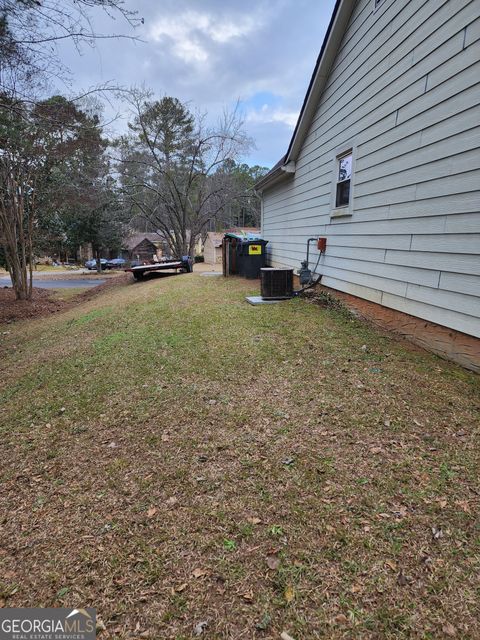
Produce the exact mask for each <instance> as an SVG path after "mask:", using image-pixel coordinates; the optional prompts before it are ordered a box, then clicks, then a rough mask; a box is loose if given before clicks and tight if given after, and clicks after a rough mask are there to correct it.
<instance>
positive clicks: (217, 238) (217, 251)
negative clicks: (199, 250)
mask: <svg viewBox="0 0 480 640" xmlns="http://www.w3.org/2000/svg"><path fill="white" fill-rule="evenodd" d="M224 235H225V233H224V232H222V233H217V232H216V231H209V232H208V233H207V238H206V240H205V244H204V245H203V255H204V258H205V262H206V263H207V264H221V263H222V242H223V236H224Z"/></svg>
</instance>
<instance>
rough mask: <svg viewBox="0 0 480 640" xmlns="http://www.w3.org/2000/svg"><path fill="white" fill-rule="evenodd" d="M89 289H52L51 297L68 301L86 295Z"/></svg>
mask: <svg viewBox="0 0 480 640" xmlns="http://www.w3.org/2000/svg"><path fill="white" fill-rule="evenodd" d="M88 289H89V287H64V288H62V289H50V290H49V291H50V296H51V297H52V298H53V299H54V300H61V301H67V300H71V299H72V298H75V297H76V296H79V295H80V294H81V293H85V291H87V290H88Z"/></svg>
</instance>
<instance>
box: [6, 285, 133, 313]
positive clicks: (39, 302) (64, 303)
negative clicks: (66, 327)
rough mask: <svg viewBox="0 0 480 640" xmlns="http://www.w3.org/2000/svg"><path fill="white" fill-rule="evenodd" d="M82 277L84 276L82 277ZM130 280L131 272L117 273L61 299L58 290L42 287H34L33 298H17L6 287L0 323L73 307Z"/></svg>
mask: <svg viewBox="0 0 480 640" xmlns="http://www.w3.org/2000/svg"><path fill="white" fill-rule="evenodd" d="M77 278H78V276H77ZM49 279H50V278H49ZM62 279H64V278H62ZM71 279H74V278H71ZM82 279H84V278H83V277H82ZM129 282H132V276H131V275H130V274H127V273H124V274H121V275H116V276H115V277H112V278H110V279H109V280H107V281H106V282H104V283H103V284H101V285H99V286H98V287H91V288H90V289H88V290H87V291H84V292H83V293H80V294H78V295H77V296H74V297H72V298H70V299H68V300H60V299H59V298H58V296H56V295H55V293H54V292H55V291H56V290H52V289H42V288H41V287H34V288H33V296H32V300H16V299H15V293H14V292H13V291H12V289H10V288H7V287H4V288H2V289H0V324H3V323H7V324H9V323H11V322H15V321H17V320H25V319H26V318H37V317H42V316H48V315H50V314H52V313H57V312H58V311H64V310H66V309H71V308H72V307H74V306H76V305H78V304H81V303H83V302H85V301H87V300H92V299H93V298H95V297H96V296H98V295H100V294H102V293H104V292H105V291H107V290H109V289H111V288H112V287H118V286H119V285H125V284H128V283H129Z"/></svg>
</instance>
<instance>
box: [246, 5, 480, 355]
mask: <svg viewBox="0 0 480 640" xmlns="http://www.w3.org/2000/svg"><path fill="white" fill-rule="evenodd" d="M479 81H480V0H473V1H470V0H456V1H455V2H454V1H453V0H450V1H448V0H410V2H404V1H403V0H338V1H337V3H336V5H335V9H334V13H333V17H332V20H331V23H330V26H329V28H328V31H327V34H326V37H325V41H324V43H323V46H322V49H321V51H320V55H319V58H318V60H317V64H316V67H315V70H314V73H313V76H312V79H311V81H310V85H309V88H308V92H307V95H306V97H305V100H304V103H303V106H302V109H301V112H300V116H299V119H298V122H297V125H296V128H295V130H294V133H293V137H292V140H291V142H290V145H289V148H288V150H287V153H286V155H285V156H284V158H282V160H281V161H280V162H279V163H278V164H277V165H276V166H275V167H274V168H273V169H272V171H270V173H269V174H267V176H266V177H264V178H263V179H262V180H261V181H259V183H258V184H257V185H256V189H257V191H258V192H260V193H261V194H262V233H263V237H264V238H265V239H266V240H268V241H269V244H268V249H269V256H270V262H271V264H272V265H273V266H291V267H298V266H299V264H300V261H301V260H303V259H304V258H305V252H306V240H307V238H310V237H316V236H324V237H326V238H327V249H326V253H325V255H324V256H322V257H321V259H320V263H319V266H318V268H317V272H318V273H321V274H323V278H322V283H323V284H324V285H326V286H328V287H332V288H333V289H337V290H339V291H342V292H346V293H347V294H352V295H354V296H358V297H360V298H363V299H365V300H368V301H371V302H373V303H377V305H382V306H383V307H387V308H389V309H393V310H397V311H399V312H403V313H405V314H409V315H411V316H415V317H417V318H421V319H423V320H426V321H431V322H434V323H437V324H439V325H442V326H444V327H448V328H449V329H453V330H456V331H458V332H462V333H463V334H467V335H468V336H475V337H476V338H479V337H480V152H479V146H480V127H479V125H480V84H479ZM317 257H318V253H317V252H316V251H312V252H311V262H310V266H311V268H313V267H314V266H315V263H316V261H317ZM372 306H374V305H372ZM418 326H420V325H418ZM423 326H425V322H424V323H423ZM416 331H417V329H415V327H413V328H412V332H413V333H415V332H416ZM448 336H450V338H449V337H448ZM442 339H443V338H442ZM444 339H445V340H447V341H448V340H451V341H456V342H457V344H458V345H459V346H458V348H457V352H458V353H459V354H460V356H461V352H462V350H464V345H467V346H465V349H466V350H467V351H468V352H469V354H470V355H469V356H468V357H467V360H468V358H469V357H471V358H473V359H474V360H475V358H476V359H477V360H476V361H477V364H478V366H480V350H479V344H480V343H479V342H478V341H475V340H472V339H471V338H469V339H467V336H464V337H459V336H457V335H456V334H455V332H444ZM454 350H455V349H454ZM437 351H438V352H439V353H447V352H448V351H449V347H445V349H437ZM449 355H452V354H451V353H449ZM457 355H458V354H457ZM460 359H461V358H460ZM467 364H468V363H467Z"/></svg>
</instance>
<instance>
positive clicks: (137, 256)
mask: <svg viewBox="0 0 480 640" xmlns="http://www.w3.org/2000/svg"><path fill="white" fill-rule="evenodd" d="M189 241H190V231H187V242H189ZM202 250H203V243H202V240H201V238H198V239H197V241H196V243H195V247H194V251H195V255H199V254H201V253H202ZM171 253H172V251H171V249H170V246H169V243H168V241H167V239H166V238H165V237H164V236H163V235H162V233H161V232H158V233H157V232H152V233H134V234H133V235H131V236H129V237H128V238H126V239H125V241H124V243H123V250H122V258H125V259H126V260H142V261H146V260H152V259H153V256H154V255H156V256H157V258H162V257H169V256H170V255H171Z"/></svg>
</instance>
